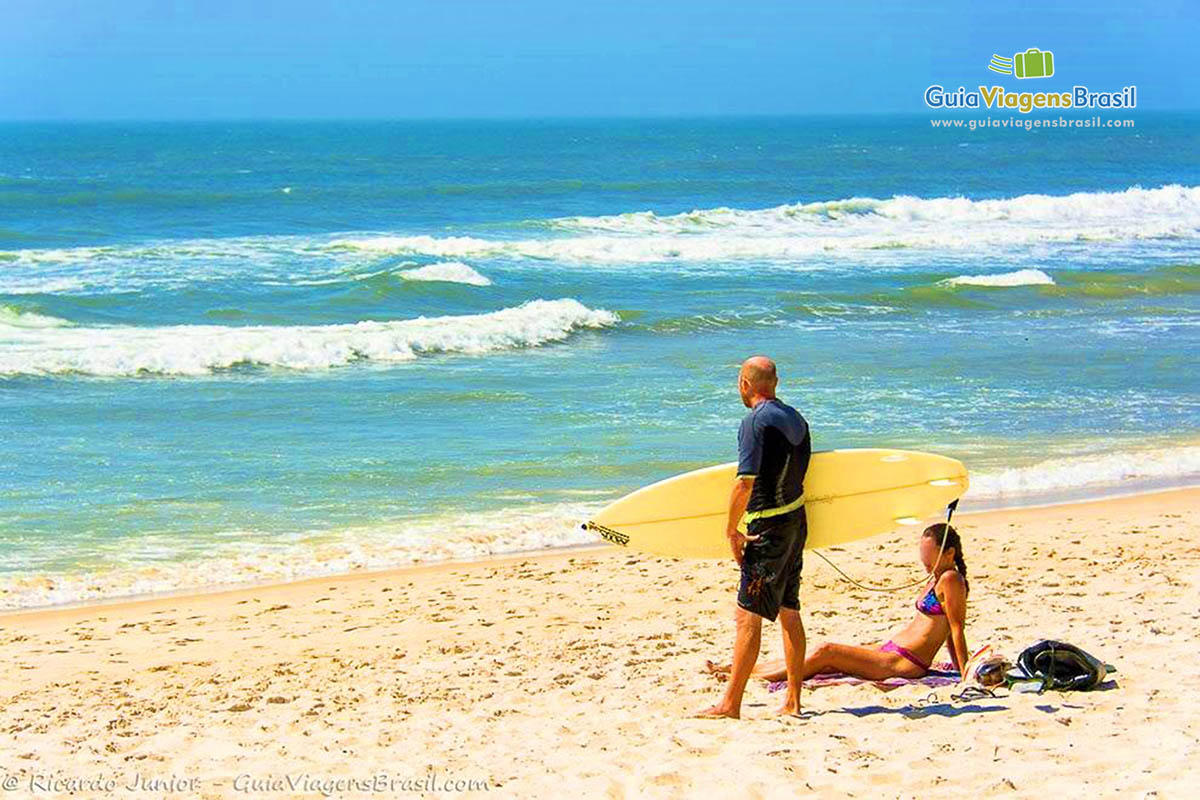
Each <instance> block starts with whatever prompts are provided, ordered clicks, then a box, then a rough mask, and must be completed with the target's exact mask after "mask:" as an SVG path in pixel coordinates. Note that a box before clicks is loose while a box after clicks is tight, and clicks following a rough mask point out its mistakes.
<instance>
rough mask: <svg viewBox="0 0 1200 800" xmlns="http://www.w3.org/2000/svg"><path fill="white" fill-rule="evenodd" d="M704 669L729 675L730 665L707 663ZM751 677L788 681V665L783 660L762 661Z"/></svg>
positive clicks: (755, 667)
mask: <svg viewBox="0 0 1200 800" xmlns="http://www.w3.org/2000/svg"><path fill="white" fill-rule="evenodd" d="M704 669H705V670H706V671H707V672H711V673H712V674H713V675H728V674H729V664H718V663H716V662H714V661H705V662H704ZM750 676H751V677H752V678H762V679H764V680H768V681H786V680H787V664H786V663H785V662H784V660H783V659H782V658H774V659H771V660H770V661H760V662H758V663H757V664H755V665H754V669H753V670H752V671H751V672H750ZM780 676H782V677H780Z"/></svg>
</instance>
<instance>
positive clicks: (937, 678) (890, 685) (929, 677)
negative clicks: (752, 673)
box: [767, 661, 959, 692]
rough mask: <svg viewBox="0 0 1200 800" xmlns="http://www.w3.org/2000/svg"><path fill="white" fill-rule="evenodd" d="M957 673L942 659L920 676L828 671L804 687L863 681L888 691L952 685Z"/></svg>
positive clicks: (777, 684) (777, 685)
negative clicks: (867, 675)
mask: <svg viewBox="0 0 1200 800" xmlns="http://www.w3.org/2000/svg"><path fill="white" fill-rule="evenodd" d="M958 681H959V674H958V673H957V672H956V671H955V670H954V665H953V664H951V663H950V662H949V661H944V662H941V663H938V664H934V665H933V668H932V669H930V670H929V672H927V673H926V674H925V675H924V676H923V677H920V678H885V679H884V680H881V681H872V680H867V679H866V678H856V677H854V676H853V675H847V674H845V673H844V672H830V673H822V674H820V675H814V676H812V677H811V678H809V679H808V680H806V681H805V682H804V688H805V689H819V688H821V687H822V686H836V685H841V684H845V685H851V686H857V685H859V684H863V683H869V684H872V685H873V686H875V688H877V689H880V690H881V691H884V692H890V691H891V690H893V689H898V688H900V687H901V686H930V687H938V686H953V685H954V684H956V683H958ZM786 688H787V681H771V682H770V683H769V684H767V689H768V690H770V691H772V692H778V691H779V690H781V689H786Z"/></svg>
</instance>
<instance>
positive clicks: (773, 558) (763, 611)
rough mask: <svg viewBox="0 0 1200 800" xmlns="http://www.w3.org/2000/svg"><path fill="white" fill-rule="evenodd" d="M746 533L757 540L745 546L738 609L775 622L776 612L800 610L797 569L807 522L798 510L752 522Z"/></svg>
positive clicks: (801, 554)
mask: <svg viewBox="0 0 1200 800" xmlns="http://www.w3.org/2000/svg"><path fill="white" fill-rule="evenodd" d="M749 533H751V534H753V535H757V536H758V537H759V538H758V539H755V540H753V541H749V542H746V549H745V552H744V554H743V556H742V579H741V583H740V585H739V586H738V597H737V601H738V605H739V606H741V607H742V608H744V609H746V610H747V611H749V612H751V613H753V614H757V615H758V616H760V617H764V618H766V619H769V620H771V621H772V622H774V621H775V618H776V617H778V616H779V609H780V608H793V609H799V608H800V569H801V567H803V566H804V543H805V542H806V541H807V540H808V518H807V516H806V515H805V513H804V508H803V507H801V508H799V509H797V510H795V511H792V512H790V513H787V514H783V515H780V516H778V517H768V518H766V519H756V520H754V521H753V522H751V523H750V525H749Z"/></svg>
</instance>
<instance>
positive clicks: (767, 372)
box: [738, 356, 779, 406]
mask: <svg viewBox="0 0 1200 800" xmlns="http://www.w3.org/2000/svg"><path fill="white" fill-rule="evenodd" d="M778 383H779V376H778V374H777V373H776V371H775V362H774V361H772V360H771V359H769V358H767V357H766V356H751V357H750V358H747V359H746V360H745V361H743V362H742V369H741V371H740V372H738V389H739V391H740V392H741V394H742V402H743V403H745V404H746V405H747V406H753V405H754V398H756V397H758V398H763V399H766V400H770V399H771V398H773V397H775V387H776V385H778Z"/></svg>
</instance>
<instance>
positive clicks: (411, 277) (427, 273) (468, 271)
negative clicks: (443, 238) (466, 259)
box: [396, 261, 492, 286]
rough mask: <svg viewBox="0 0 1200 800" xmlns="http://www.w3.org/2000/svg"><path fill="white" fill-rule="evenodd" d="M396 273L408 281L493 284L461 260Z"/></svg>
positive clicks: (469, 284)
mask: <svg viewBox="0 0 1200 800" xmlns="http://www.w3.org/2000/svg"><path fill="white" fill-rule="evenodd" d="M396 274H397V275H399V276H400V277H401V278H403V279H404V280H406V281H437V282H444V283H463V284H466V285H468V286H491V285H492V282H491V280H489V279H488V277H487V276H486V275H481V274H479V273H478V272H476V271H475V270H474V269H472V268H471V266H470V265H468V264H464V263H462V262H461V261H439V262H438V263H436V264H427V265H425V266H423V267H416V268H414V269H406V270H402V271H400V272H398V273H396Z"/></svg>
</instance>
